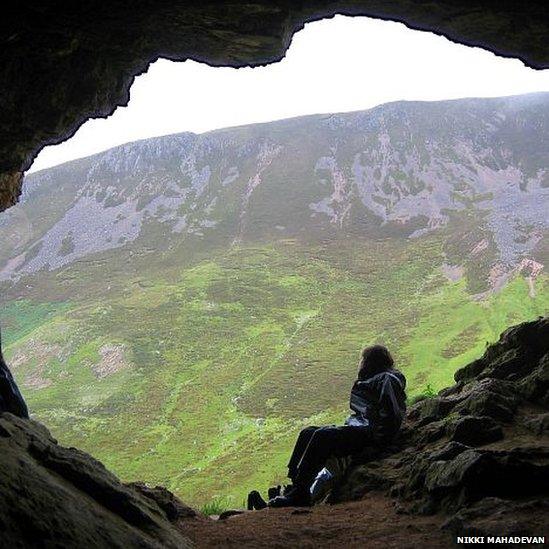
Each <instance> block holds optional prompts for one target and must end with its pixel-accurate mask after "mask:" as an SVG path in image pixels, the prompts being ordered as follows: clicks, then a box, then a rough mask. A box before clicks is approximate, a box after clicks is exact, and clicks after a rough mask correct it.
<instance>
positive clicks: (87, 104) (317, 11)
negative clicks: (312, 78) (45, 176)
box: [0, 0, 549, 211]
mask: <svg viewBox="0 0 549 549" xmlns="http://www.w3.org/2000/svg"><path fill="white" fill-rule="evenodd" d="M334 14H345V15H366V16H371V17H376V18H383V19H390V20H395V21H401V22H403V23H405V24H406V25H408V26H409V27H411V28H415V29H421V30H427V31H431V32H435V33H437V34H441V35H444V36H446V37H447V38H449V39H450V40H453V41H455V42H460V43H463V44H468V45H473V46H480V47H483V48H485V49H489V50H491V51H493V52H495V53H497V54H498V55H504V56H510V57H516V58H519V59H521V60H522V61H523V63H525V64H526V65H528V66H530V67H533V68H537V69H543V68H547V67H549V41H548V40H547V35H548V30H549V3H548V2H546V0H530V1H529V2H519V1H516V0H477V1H474V0H341V1H322V0H318V1H312V0H301V1H299V0H278V1H274V0H272V1H271V0H250V1H249V2H246V3H244V2H239V1H226V2H220V1H212V0H202V1H201V2H191V1H184V0H133V1H128V0H114V1H110V2H106V1H104V0H103V1H102V0H82V1H79V2H67V1H63V0H49V1H44V0H27V1H26V2H24V3H23V2H20V1H13V0H12V1H9V2H7V3H5V4H3V7H2V17H1V18H0V40H1V42H2V48H1V50H0V71H1V75H2V80H1V82H2V83H1V84H0V86H1V88H0V113H1V114H0V211H2V210H3V209H5V208H7V207H9V206H10V205H13V204H14V203H15V202H16V201H17V198H18V196H19V195H20V192H21V183H22V172H23V171H25V170H26V169H28V168H29V166H30V165H31V163H32V160H33V159H34V157H35V156H36V155H37V154H38V152H39V151H40V149H41V148H42V147H44V146H45V145H50V144H54V143H59V142H61V141H64V140H66V139H68V138H69V137H70V136H71V135H73V134H74V132H75V131H76V130H77V129H78V127H79V126H80V125H81V124H82V123H84V122H85V121H86V120H87V119H89V118H97V117H106V116H109V115H110V114H111V113H112V112H113V111H114V109H115V108H116V107H117V106H119V105H126V104H127V102H128V100H129V88H130V86H131V84H132V82H133V79H134V77H135V76H136V75H138V74H141V73H142V72H144V71H146V70H147V68H148V66H149V64H150V63H151V62H153V61H155V60H156V59H158V58H159V57H165V58H168V59H172V60H178V61H183V60H186V59H193V60H196V61H201V62H205V63H208V64H210V65H219V66H221V65H223V66H227V65H229V66H234V67H242V66H256V65H262V64H266V63H271V62H275V61H278V60H280V59H281V58H282V57H283V56H284V53H285V51H286V50H287V48H288V46H289V44H290V41H291V38H292V35H293V33H295V32H296V31H298V30H299V29H301V28H302V27H303V25H304V24H305V23H306V22H308V21H313V20H317V19H321V18H324V17H330V16H333V15H334ZM364 55H375V52H364Z"/></svg>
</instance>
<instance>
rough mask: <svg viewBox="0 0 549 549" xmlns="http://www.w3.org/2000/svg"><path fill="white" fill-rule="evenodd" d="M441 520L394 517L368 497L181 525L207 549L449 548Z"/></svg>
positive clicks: (382, 500)
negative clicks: (302, 548) (234, 548)
mask: <svg viewBox="0 0 549 549" xmlns="http://www.w3.org/2000/svg"><path fill="white" fill-rule="evenodd" d="M443 522H444V518H443V517H441V516H417V515H407V514H401V513H398V512H397V510H396V509H395V506H394V500H391V499H390V498H388V497H386V496H383V495H381V494H374V493H370V494H369V495H368V497H366V498H365V499H363V500H361V501H354V502H350V503H342V504H338V505H319V506H316V507H314V508H311V509H303V508H287V509H265V510H263V511H251V512H246V513H244V514H240V515H235V516H232V517H230V518H228V519H225V520H213V519H209V518H199V519H194V520H186V521H184V522H182V523H181V529H182V530H183V532H184V533H185V534H186V535H187V536H188V537H190V538H191V539H192V540H193V542H194V543H195V544H196V547H198V548H210V547H229V548H230V547H253V548H256V547H257V548H261V547H269V548H272V547H275V548H276V547H285V548H290V547H291V548H293V547H331V548H332V547H336V546H339V547H345V548H347V547H366V548H368V549H370V548H373V549H375V548H378V547H379V548H386V547H398V548H406V547H415V548H418V547H421V548H422V549H424V548H431V547H433V548H435V547H436V548H441V547H451V546H452V545H453V540H452V536H451V535H450V534H449V533H447V532H444V531H442V530H441V529H440V527H441V524H442V523H443Z"/></svg>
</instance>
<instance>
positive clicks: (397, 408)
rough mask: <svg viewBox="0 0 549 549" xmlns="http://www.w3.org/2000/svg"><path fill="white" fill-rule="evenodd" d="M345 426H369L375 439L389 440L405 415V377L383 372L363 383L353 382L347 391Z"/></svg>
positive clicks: (400, 374) (394, 371)
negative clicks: (347, 415) (348, 411)
mask: <svg viewBox="0 0 549 549" xmlns="http://www.w3.org/2000/svg"><path fill="white" fill-rule="evenodd" d="M350 408H351V410H352V411H353V414H352V415H351V416H349V418H348V419H347V421H346V422H345V424H346V425H354V426H363V427H369V428H370V429H371V430H372V435H373V437H374V438H375V439H378V440H387V439H390V438H392V437H393V436H394V435H396V433H397V432H398V430H399V429H400V426H401V424H402V421H403V419H404V415H405V414H406V378H405V377H404V375H403V374H402V373H401V372H399V371H398V370H387V371H386V372H381V373H380V374H376V375H374V376H372V377H370V378H368V379H366V380H357V381H355V384H354V385H353V389H352V390H351V402H350Z"/></svg>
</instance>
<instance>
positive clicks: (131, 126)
mask: <svg viewBox="0 0 549 549" xmlns="http://www.w3.org/2000/svg"><path fill="white" fill-rule="evenodd" d="M532 91H549V71H548V70H546V71H534V70H532V69H528V68H526V67H524V66H523V65H522V63H521V62H520V61H518V60H516V59H504V58H501V57H496V56H495V55H494V54H492V53H490V52H487V51H484V50H481V49H479V48H469V47H466V46H462V45H458V44H454V43H452V42H450V41H448V40H446V39H445V38H442V37H439V36H435V35H434V34H430V33H427V32H420V31H414V30H410V29H408V28H406V27H405V26H404V25H402V24H400V23H392V22H389V21H379V20H374V19H367V18H351V17H342V16H338V17H336V18H334V19H331V20H324V21H319V22H316V23H310V24H308V25H307V26H306V27H305V29H304V30H302V31H301V32H299V33H298V34H296V35H295V36H294V39H293V42H292V45H291V47H290V49H289V50H288V53H287V56H286V58H285V59H283V60H282V61H281V62H280V63H276V64H274V65H269V66H267V67H259V68H254V69H249V68H246V69H231V68H212V67H208V66H207V65H201V64H198V63H195V62H192V61H186V62H184V63H173V62H170V61H166V60H160V61H157V62H156V63H155V64H154V65H152V66H151V67H150V69H149V71H148V72H147V73H146V74H144V75H142V76H140V77H138V78H137V79H136V80H135V83H134V85H133V86H132V88H131V99H130V103H129V105H128V107H126V108H118V109H117V110H116V112H115V113H114V115H112V116H111V117H110V118H108V119H106V120H90V121H88V122H87V123H86V124H84V125H83V126H82V127H81V128H80V129H79V130H78V132H77V133H76V135H75V136H74V137H73V138H72V139H70V140H68V141H66V142H65V143H62V144H60V145H56V146H51V147H47V148H46V149H44V150H43V151H42V152H41V154H40V155H39V156H38V158H37V159H36V160H35V162H34V164H33V166H32V168H31V170H30V171H36V170H38V169H42V168H46V167H49V166H53V165H56V164H59V163H62V162H66V161H67V160H72V159H75V158H81V157H83V156H88V155H90V154H93V153H96V152H99V151H102V150H105V149H108V148H110V147H113V146H115V145H119V144H122V143H127V142H128V141H135V140H136V139H142V138H145V137H152V136H157V135H165V134H169V133H176V132H181V131H192V132H197V133H199V132H205V131H208V130H212V129H216V128H223V127H227V126H236V125H240V124H249V123H253V122H265V121H270V120H277V119H281V118H288V117H291V116H299V115H303V114H313V113H326V112H341V111H353V110H360V109H367V108H370V107H373V106H375V105H378V104H380V103H385V102H387V101H394V100H399V99H424V100H436V99H450V98H458V97H472V96H476V97H490V96H499V95H512V94H519V93H526V92H532Z"/></svg>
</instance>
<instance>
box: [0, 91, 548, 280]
mask: <svg viewBox="0 0 549 549" xmlns="http://www.w3.org/2000/svg"><path fill="white" fill-rule="evenodd" d="M548 143H549V94H544V93H541V94H531V95H526V96H518V97H511V98H501V99H470V100H469V99H466V100H458V101H443V102H436V103H417V102H409V103H402V102H400V103H393V104H388V105H382V106H380V107H377V108H375V109H371V110H368V111H364V112H357V113H349V114H334V115H325V116H310V117H305V118H297V119H292V120H285V121H280V122H273V123H268V124H258V125H253V126H247V127H241V128H233V129H227V130H221V131H216V132H210V133H207V134H204V135H194V134H188V133H187V134H180V135H174V136H167V137H162V138H155V139H149V140H146V141H140V142H137V143H129V144H127V145H124V146H121V147H117V148H115V149H112V150H109V151H107V152H105V153H100V154H98V155H95V156H92V157H89V158H86V159H82V160H78V161H75V162H70V163H67V164H65V165H62V166H59V167H57V168H52V169H48V170H45V171H43V172H40V173H38V174H33V175H31V176H30V177H28V178H27V183H26V191H25V194H24V196H23V199H22V203H21V205H20V206H19V207H18V208H15V209H13V210H11V211H10V212H9V213H8V215H7V216H4V218H3V222H2V225H0V235H1V236H2V237H4V240H5V241H6V242H7V243H8V244H7V246H6V247H5V248H4V249H3V251H2V252H0V281H1V280H14V281H16V280H19V279H21V278H22V277H25V276H27V275H30V274H33V273H36V272H37V271H40V270H53V269H58V268H60V267H63V266H67V265H70V264H72V263H74V262H76V261H79V260H82V259H84V258H86V257H88V256H90V255H91V254H96V253H100V252H105V251H108V250H115V249H118V248H123V247H126V248H127V247H128V245H129V244H132V243H134V247H135V248H136V249H138V250H139V249H141V250H142V249H144V248H147V247H150V246H155V247H157V246H158V245H159V242H158V240H157V241H152V242H151V241H149V242H146V241H145V239H144V238H143V235H144V233H146V229H147V228H148V227H157V228H158V230H161V231H162V232H164V233H165V236H163V243H162V246H164V247H170V246H172V247H173V246H174V245H176V244H180V243H181V241H186V242H192V246H193V247H195V248H200V249H206V248H207V247H208V246H211V245H212V243H217V244H221V245H229V244H231V243H239V242H242V241H250V240H253V239H258V238H263V239H273V238H288V237H296V236H297V237H301V238H305V239H307V238H313V239H318V238H327V237H328V238H329V237H333V236H334V235H338V234H345V233H346V234H355V235H372V234H374V235H378V236H385V237H391V236H404V237H407V238H412V239H413V238H418V237H421V236H423V235H425V234H430V233H433V232H436V231H437V230H440V229H441V228H444V227H446V226H447V225H448V224H449V223H452V222H454V224H455V226H456V229H455V232H456V235H455V238H453V239H451V240H450V241H449V242H448V244H447V246H446V251H447V256H448V265H447V267H448V269H447V270H448V273H449V276H452V273H454V275H456V276H459V266H460V265H461V266H462V267H463V266H464V265H465V268H466V269H467V268H468V267H469V269H468V270H469V271H470V273H471V276H473V277H474V278H481V279H482V283H479V284H477V286H479V287H482V286H483V287H484V289H489V288H491V289H494V288H498V287H500V286H501V285H502V284H504V283H505V281H506V280H507V279H508V278H509V276H510V275H511V274H513V273H515V272H517V271H522V272H523V273H524V274H525V275H526V276H530V277H531V278H532V279H535V278H536V276H537V275H538V274H539V272H540V271H541V270H542V269H543V265H544V262H545V261H546V257H545V256H546V250H545V248H544V242H543V237H544V235H545V234H546V233H547V230H548V229H549V224H548V223H549V222H548V220H547V215H546V208H545V202H546V199H547V193H548V185H549V166H548V164H547V158H548V157H549V149H548V145H547V144H548ZM54 190H55V193H56V194H57V196H58V199H57V201H56V203H55V204H53V203H51V202H50V201H49V200H48V198H47V197H48V196H49V195H50V193H51V192H53V191H54ZM11 233H16V235H17V236H16V238H10V235H11ZM464 258H467V259H466V260H465V262H464ZM479 265H480V266H479ZM456 267H458V269H457V271H456Z"/></svg>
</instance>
